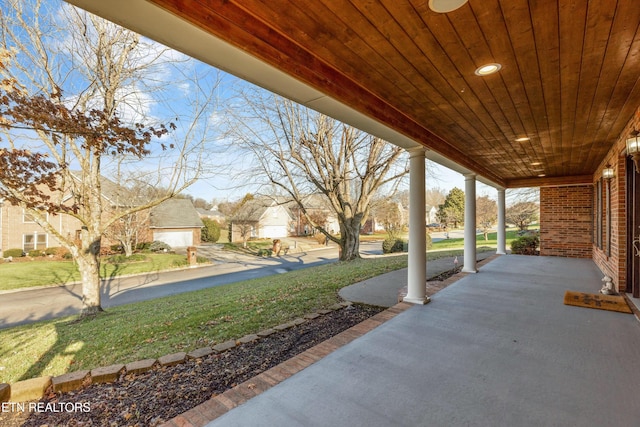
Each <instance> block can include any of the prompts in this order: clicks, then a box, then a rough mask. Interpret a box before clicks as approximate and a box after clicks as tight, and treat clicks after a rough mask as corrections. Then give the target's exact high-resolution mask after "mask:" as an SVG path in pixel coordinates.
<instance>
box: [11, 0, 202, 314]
mask: <svg viewBox="0 0 640 427" xmlns="http://www.w3.org/2000/svg"><path fill="white" fill-rule="evenodd" d="M0 49H2V51H3V52H4V56H3V58H4V59H3V64H2V67H1V68H0V71H1V72H2V77H3V80H4V81H5V82H10V84H9V85H6V84H5V85H3V89H4V92H3V95H7V96H5V97H4V98H3V99H4V101H5V102H4V104H3V105H4V110H3V112H2V115H3V116H4V119H3V121H2V129H3V131H4V142H3V144H6V145H5V148H3V150H4V151H3V155H4V156H5V158H10V159H9V162H8V164H7V165H6V168H7V170H4V171H3V172H4V173H3V175H2V177H1V179H2V181H1V182H0V188H2V189H3V191H4V194H3V195H4V196H5V197H7V198H8V199H9V200H10V201H11V202H12V203H15V204H18V205H20V206H22V207H24V208H25V209H26V210H27V211H28V212H29V213H30V214H31V216H32V217H33V218H34V219H35V221H36V222H37V223H38V224H39V225H40V226H41V227H43V228H44V229H45V230H46V231H47V233H50V234H51V235H53V236H54V237H55V238H56V240H58V241H59V242H60V244H61V245H62V246H64V247H66V248H67V249H68V250H69V251H70V252H71V253H72V255H73V256H74V258H75V260H76V261H77V263H78V266H79V270H80V273H81V277H82V293H83V310H82V313H83V315H87V314H95V313H97V312H99V311H102V308H101V302H100V277H99V267H100V259H99V251H100V245H101V239H102V236H103V235H104V233H105V231H106V230H107V229H108V228H109V227H110V226H112V225H113V224H115V223H116V222H118V221H119V220H120V219H122V218H126V217H127V216H128V215H132V214H133V213H135V212H139V211H143V210H145V209H148V208H150V207H152V206H154V205H157V204H159V203H161V202H162V201H164V200H166V199H167V198H170V197H172V196H174V195H175V194H177V193H179V192H180V191H181V190H182V189H184V188H186V187H188V186H189V185H190V184H191V183H193V182H194V181H195V180H196V179H197V178H198V176H199V175H200V174H201V172H202V165H203V164H204V163H203V158H202V156H203V153H205V150H204V144H205V142H207V141H209V139H208V138H209V137H208V136H207V135H208V132H209V130H208V129H207V117H209V116H210V112H209V108H210V105H211V99H212V97H213V91H211V92H208V91H207V92H205V91H201V90H200V89H196V90H193V91H191V92H190V93H191V94H192V95H193V98H192V99H191V104H190V105H191V107H192V108H193V109H192V111H191V119H192V120H191V121H185V122H184V123H180V128H174V131H173V132H172V133H171V135H167V129H166V128H164V127H163V126H161V125H158V122H159V120H158V118H157V117H156V116H154V115H153V114H155V112H152V107H153V106H155V105H156V104H157V103H158V102H159V100H160V99H162V97H163V96H166V97H165V98H164V100H165V101H167V102H166V103H165V104H169V103H171V102H170V101H172V100H170V99H168V98H169V95H167V93H166V92H162V90H163V88H164V89H168V88H169V87H172V86H171V85H167V84H166V83H165V82H162V81H161V80H162V79H161V77H162V76H163V73H165V74H166V73H167V68H166V66H167V65H170V64H174V65H177V64H175V62H172V61H186V59H184V58H182V57H178V59H176V56H175V55H173V54H172V52H171V51H169V50H168V49H166V48H164V47H160V46H159V45H157V44H154V43H151V42H149V41H148V40H145V39H142V38H141V37H140V36H139V35H137V34H135V33H132V32H130V31H127V30H125V29H123V28H121V27H119V26H117V25H115V24H112V23H109V22H107V21H104V20H102V19H99V18H97V17H95V16H93V15H90V14H88V13H86V12H84V11H81V10H79V9H76V8H74V7H72V6H69V5H67V4H64V3H58V2H55V1H53V2H44V3H43V2H41V1H39V0H8V1H6V2H5V3H4V4H3V10H2V14H1V15H0ZM175 68H176V69H177V70H180V72H185V71H184V70H186V69H188V66H187V63H186V62H182V63H180V67H177V66H176V67H175ZM150 77H153V79H151V78H150ZM175 83H176V82H175V81H174V84H175ZM185 89H186V88H185ZM173 113H174V111H172V112H171V116H170V117H171V118H172V119H171V120H175V119H176V115H175V114H173ZM178 119H179V120H178V121H180V119H181V117H179V118H178ZM141 122H146V123H148V124H149V123H151V124H155V125H156V126H155V128H154V127H153V126H143V125H141V124H139V123H141ZM203 123H204V124H203ZM172 127H173V126H172ZM160 152H162V153H163V154H162V155H159V153H160ZM143 159H144V161H143ZM152 160H153V161H152ZM127 162H128V164H129V165H130V167H131V168H135V169H137V170H139V171H142V170H145V169H146V170H148V173H149V179H147V182H149V183H152V182H154V180H155V182H156V183H158V184H162V186H163V188H165V189H166V190H167V191H165V192H163V194H159V195H158V197H156V198H155V199H153V200H150V201H146V202H144V203H140V204H135V205H132V204H126V205H125V206H113V205H112V204H105V203H104V197H103V191H102V178H101V177H102V173H103V172H104V171H106V170H110V168H111V169H113V168H115V167H116V165H118V167H119V166H120V165H123V164H126V163H127ZM36 165H39V166H36ZM29 167H30V168H31V170H29ZM151 173H154V174H155V178H153V179H152V178H151ZM20 177H23V178H30V180H27V181H26V182H25V183H24V184H23V185H26V184H28V188H29V189H30V190H31V194H26V193H25V192H24V191H22V192H21V191H20V186H19V185H18V184H19V182H17V181H16V179H19V178H20ZM45 210H46V211H48V212H51V213H55V214H66V215H71V216H73V217H75V218H76V219H77V221H78V222H79V224H80V225H81V226H80V230H78V234H79V236H75V235H73V236H69V235H66V234H65V235H63V234H62V233H60V232H59V230H57V229H56V227H55V226H54V225H53V224H51V223H50V222H49V218H48V217H47V215H45V213H44V211H45ZM76 237H79V238H76Z"/></svg>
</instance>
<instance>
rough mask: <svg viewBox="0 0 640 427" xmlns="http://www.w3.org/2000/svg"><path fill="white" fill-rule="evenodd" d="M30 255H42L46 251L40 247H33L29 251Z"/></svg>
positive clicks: (34, 256) (35, 256) (33, 256)
mask: <svg viewBox="0 0 640 427" xmlns="http://www.w3.org/2000/svg"><path fill="white" fill-rule="evenodd" d="M29 256H30V257H31V258H37V257H41V256H44V251H41V250H40V249H33V250H31V251H29Z"/></svg>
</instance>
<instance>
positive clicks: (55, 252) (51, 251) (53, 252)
mask: <svg viewBox="0 0 640 427" xmlns="http://www.w3.org/2000/svg"><path fill="white" fill-rule="evenodd" d="M60 249H62V248H58V247H53V248H47V249H45V250H44V254H45V255H58V252H59V251H60Z"/></svg>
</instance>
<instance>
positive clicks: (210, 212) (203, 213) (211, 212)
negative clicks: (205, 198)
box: [196, 208, 226, 224]
mask: <svg viewBox="0 0 640 427" xmlns="http://www.w3.org/2000/svg"><path fill="white" fill-rule="evenodd" d="M196 211H197V212H198V215H199V216H200V218H208V219H212V220H214V221H218V223H220V224H222V223H224V222H225V219H226V218H225V216H224V215H223V214H221V213H220V212H219V211H218V210H217V209H203V208H196Z"/></svg>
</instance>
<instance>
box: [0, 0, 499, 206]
mask: <svg viewBox="0 0 640 427" xmlns="http://www.w3.org/2000/svg"><path fill="white" fill-rule="evenodd" d="M26 3H28V2H25V4H26ZM6 7H7V6H6V4H5V5H3V6H2V13H5V12H7V11H6V10H5V9H6ZM25 7H27V10H28V6H25ZM45 7H46V8H48V11H49V12H52V14H51V15H48V16H49V17H52V18H53V21H54V22H55V21H58V22H63V21H64V13H65V10H68V9H69V8H71V6H69V5H68V4H66V3H63V2H59V1H49V2H45ZM29 13H32V11H30V12H29ZM48 41H49V42H50V43H51V46H52V48H53V49H54V50H59V51H60V52H64V51H65V50H69V46H71V45H73V38H72V37H71V36H70V35H69V33H68V32H65V31H64V30H63V31H62V32H60V33H56V34H51V35H50V37H49V39H48ZM139 48H140V53H139V54H138V57H137V61H139V62H140V63H144V62H145V61H147V57H154V56H160V57H161V61H160V62H159V64H158V65H154V66H153V67H152V68H151V69H150V74H149V76H150V78H149V79H148V80H143V81H132V82H131V85H130V86H128V87H125V88H123V93H126V97H125V98H124V99H125V102H123V103H122V104H121V106H120V107H119V115H120V116H121V117H123V118H125V119H129V120H130V121H132V122H133V121H142V122H143V123H147V124H153V123H158V122H159V123H167V122H168V121H172V122H175V123H176V124H177V126H178V129H177V130H176V131H175V132H174V134H173V135H172V138H175V139H176V140H184V139H185V138H190V137H193V138H202V139H206V140H207V144H208V151H207V153H206V156H205V162H206V164H207V166H210V171H209V172H210V173H207V174H205V177H203V178H202V179H200V180H199V181H198V182H196V183H195V184H193V185H192V186H191V187H189V188H188V189H187V190H186V191H185V192H186V193H189V194H191V195H193V196H194V197H197V198H203V199H205V200H211V199H214V198H216V199H222V200H224V199H229V200H235V199H238V198H241V197H242V196H243V195H244V194H245V193H247V192H255V191H256V187H255V186H252V185H251V183H250V182H248V181H247V180H241V179H238V177H237V176H235V174H234V172H235V171H237V170H239V169H243V168H245V167H248V166H249V163H250V161H249V159H248V158H238V154H237V153H234V152H233V150H230V151H226V152H224V151H223V150H222V149H221V148H220V145H221V144H224V143H226V141H224V140H223V136H222V134H221V131H219V130H218V129H217V128H216V126H217V125H218V121H219V120H220V117H221V115H222V114H224V111H225V109H226V108H228V106H229V105H230V103H231V102H232V100H231V97H232V96H233V93H234V89H235V86H243V85H249V83H246V82H243V81H242V80H240V79H238V78H235V77H233V76H230V75H228V74H226V73H224V72H222V71H218V70H216V69H214V68H213V67H210V66H208V65H206V64H203V63H200V62H198V61H196V60H189V59H188V58H187V57H186V56H185V55H183V54H181V53H179V52H176V51H173V50H166V49H165V48H164V47H162V46H161V45H159V44H157V43H155V42H152V41H150V40H148V39H144V41H143V43H142V44H141V45H140V46H139ZM18 52H19V54H18V59H20V60H25V56H24V54H23V53H22V52H21V51H20V50H18ZM64 55H68V53H66V54H64ZM61 64H62V67H61V68H60V69H61V70H64V72H65V73H67V72H69V74H68V75H67V78H66V80H65V85H64V87H63V91H64V92H63V93H64V95H65V98H66V99H67V102H74V100H75V99H76V96H77V95H76V93H78V94H79V93H82V91H83V89H84V88H85V87H86V86H87V74H86V73H84V74H83V70H82V69H71V68H70V69H67V70H66V69H65V64H68V62H66V63H65V62H64V60H63V62H61ZM176 64H177V65H176ZM35 66H36V64H32V65H31V68H33V67H35ZM29 67H30V66H29V65H28V66H27V69H29ZM194 76H197V77H194ZM195 78H198V79H200V80H199V83H200V84H201V85H202V87H205V88H208V89H209V91H208V92H207V90H202V91H201V90H200V88H199V86H198V85H197V84H196V82H195V81H194V79H195ZM216 82H217V83H216ZM216 84H217V86H216ZM214 87H215V89H214ZM160 92H161V95H159V96H156V94H159V93H160ZM201 92H202V93H201ZM212 93H213V99H209V101H210V102H211V105H210V106H209V107H207V109H206V111H203V115H202V116H201V117H200V118H199V119H198V120H197V121H195V122H194V120H193V111H194V103H197V102H199V101H203V100H206V99H207V96H211V94H212ZM195 109H196V110H197V108H195ZM0 144H3V143H2V142H0ZM174 156H175V154H174V153H172V152H169V151H168V152H162V153H158V152H156V153H153V155H152V156H151V158H149V159H143V160H142V161H140V160H138V161H136V162H134V163H132V164H131V167H132V168H133V169H134V170H144V169H145V168H148V169H149V170H153V169H154V168H156V167H157V166H156V165H157V162H158V159H161V161H162V162H163V163H165V164H166V165H170V164H171V162H172V161H173V160H174V158H175V157H174ZM230 165H232V167H229V166H230ZM428 165H429V166H431V167H430V168H429V172H428V173H427V188H441V189H443V190H444V191H445V192H448V191H449V190H451V189H452V188H453V187H458V188H461V189H464V177H463V176H462V175H461V174H459V173H457V172H454V171H451V170H450V169H447V168H445V167H443V166H439V165H435V164H432V163H429V164H428ZM105 166H107V167H108V162H105ZM105 169H106V168H105ZM105 172H106V173H105V174H108V171H105ZM434 176H435V177H437V179H433V177H434ZM477 194H478V195H479V196H480V195H485V194H486V195H489V196H490V197H492V198H495V194H496V192H495V190H494V189H492V188H491V187H487V186H485V185H482V184H480V183H478V187H477Z"/></svg>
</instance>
